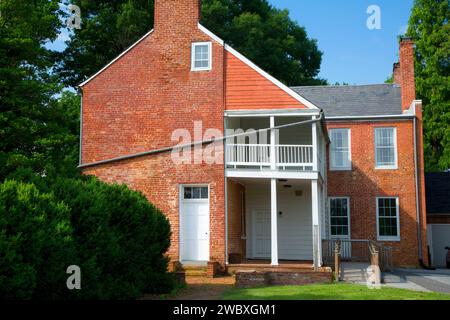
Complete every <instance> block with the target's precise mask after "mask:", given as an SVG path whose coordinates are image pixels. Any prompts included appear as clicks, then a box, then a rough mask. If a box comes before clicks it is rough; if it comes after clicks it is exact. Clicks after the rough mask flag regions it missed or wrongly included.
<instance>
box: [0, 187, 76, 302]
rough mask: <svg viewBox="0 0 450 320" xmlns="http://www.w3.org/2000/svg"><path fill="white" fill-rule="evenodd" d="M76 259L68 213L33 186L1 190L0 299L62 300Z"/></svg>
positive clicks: (59, 204) (51, 198) (59, 203)
mask: <svg viewBox="0 0 450 320" xmlns="http://www.w3.org/2000/svg"><path fill="white" fill-rule="evenodd" d="M73 258H74V250H73V242H72V230H71V226H70V210H69V208H68V207H67V206H66V205H65V204H64V203H62V202H58V201H56V200H55V199H54V197H52V196H51V195H49V194H42V193H40V192H39V191H38V189H37V188H36V187H35V186H34V185H32V184H24V183H19V182H15V181H7V182H5V183H3V184H0V298H4V299H5V298H6V299H11V298H16V299H30V298H33V297H42V298H56V297H58V296H61V294H62V293H63V292H64V290H63V289H64V287H65V281H66V280H65V277H66V274H65V271H66V268H67V266H68V263H69V262H70V260H72V259H73ZM66 291H67V290H66Z"/></svg>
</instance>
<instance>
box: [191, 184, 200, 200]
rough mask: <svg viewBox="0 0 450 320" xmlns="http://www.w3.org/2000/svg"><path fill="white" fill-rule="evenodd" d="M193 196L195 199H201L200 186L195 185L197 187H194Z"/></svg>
mask: <svg viewBox="0 0 450 320" xmlns="http://www.w3.org/2000/svg"><path fill="white" fill-rule="evenodd" d="M192 190H193V191H192V198H193V199H200V190H201V189H200V188H198V187H195V188H192Z"/></svg>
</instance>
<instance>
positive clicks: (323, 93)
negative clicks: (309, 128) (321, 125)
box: [291, 84, 402, 117]
mask: <svg viewBox="0 0 450 320" xmlns="http://www.w3.org/2000/svg"><path fill="white" fill-rule="evenodd" d="M291 89H293V90H294V91H296V92H297V93H298V94H300V95H301V96H303V97H304V98H306V99H308V100H309V101H311V102H312V103H313V104H315V105H316V106H317V107H319V108H321V109H323V110H324V112H325V117H341V116H382V115H400V114H402V98H401V90H400V87H399V86H398V85H394V84H375V85H362V86H313V87H291Z"/></svg>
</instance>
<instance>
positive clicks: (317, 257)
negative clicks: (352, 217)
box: [311, 180, 322, 270]
mask: <svg viewBox="0 0 450 320" xmlns="http://www.w3.org/2000/svg"><path fill="white" fill-rule="evenodd" d="M311 208H312V224H313V259H314V269H315V270H317V269H318V268H319V267H320V266H321V265H322V262H321V260H322V259H321V252H320V251H321V246H320V227H319V188H318V182H317V180H312V181H311Z"/></svg>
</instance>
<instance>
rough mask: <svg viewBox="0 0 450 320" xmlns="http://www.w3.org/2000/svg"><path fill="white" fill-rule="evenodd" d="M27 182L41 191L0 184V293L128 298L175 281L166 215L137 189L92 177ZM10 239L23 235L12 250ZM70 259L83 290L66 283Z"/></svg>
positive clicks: (160, 289) (161, 289) (156, 290)
mask: <svg viewBox="0 0 450 320" xmlns="http://www.w3.org/2000/svg"><path fill="white" fill-rule="evenodd" d="M33 182H34V183H35V184H36V186H38V188H39V189H40V190H42V192H41V193H39V191H38V189H37V188H36V187H34V186H33V185H26V184H23V183H17V182H6V183H4V184H3V185H0V186H1V188H0V231H1V233H0V259H1V260H3V259H2V258H3V257H4V256H5V257H6V256H7V255H8V257H10V258H9V261H10V262H9V263H2V261H0V297H15V298H30V297H36V298H57V299H74V298H75V299H133V298H138V297H140V296H141V295H142V294H144V293H164V292H169V291H170V290H171V289H172V288H173V286H174V281H173V279H172V277H171V275H170V274H168V273H167V262H168V261H167V258H166V257H165V252H166V251H167V249H168V248H169V245H170V226H169V222H168V220H167V219H166V218H165V216H164V215H163V214H162V213H161V212H160V211H159V210H158V209H157V208H155V207H154V206H153V205H152V204H150V203H149V202H148V201H147V200H146V198H145V197H144V196H143V195H142V194H140V193H138V192H134V191H131V190H129V189H128V188H127V187H126V186H119V185H107V184H105V183H102V182H100V181H98V180H97V179H95V178H92V177H83V178H80V179H67V178H65V179H56V180H52V181H50V180H49V179H45V178H41V179H39V180H36V179H33ZM22 189H24V190H28V191H21V190H22ZM43 192H47V193H43ZM22 193H26V194H30V195H29V196H28V198H24V197H23V196H21V194H22ZM55 199H57V200H58V201H56V200H55ZM11 209H13V210H12V211H11ZM11 216H14V217H15V218H12V217H11ZM19 216H20V217H19ZM37 217H39V218H37ZM41 217H44V218H41ZM33 219H34V220H36V219H37V220H38V221H40V223H37V224H34V223H33V222H34V220H33ZM41 220H43V221H42V222H41ZM22 221H25V222H26V223H22ZM60 229H61V230H60ZM63 231H64V232H63ZM23 233H26V234H27V238H26V239H28V240H29V241H28V242H23V241H24V240H22V237H23ZM16 238H18V239H19V240H21V241H22V242H20V244H18V245H17V248H16V249H15V247H14V246H15V245H16V244H15V242H17V241H18V240H16ZM31 239H34V240H33V241H31ZM11 247H12V248H13V249H11ZM18 248H20V250H19V249H18ZM14 250H15V251H14ZM50 251H51V252H52V253H51V254H49V252H50ZM24 257H26V258H24ZM69 265H78V266H79V267H80V269H81V290H73V291H69V290H68V289H67V288H66V287H65V286H66V279H67V277H68V275H67V274H66V273H65V271H66V268H67V266H69ZM8 266H9V267H8ZM8 268H9V269H8ZM11 274H13V275H14V277H13V278H12V279H13V280H11V281H12V282H13V283H12V284H8V286H7V287H4V288H10V289H7V290H4V288H3V285H2V284H3V283H6V282H5V281H9V280H7V279H6V278H8V277H9V275H11ZM5 279H6V280H5ZM39 279H40V280H39ZM11 281H10V282H11Z"/></svg>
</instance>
